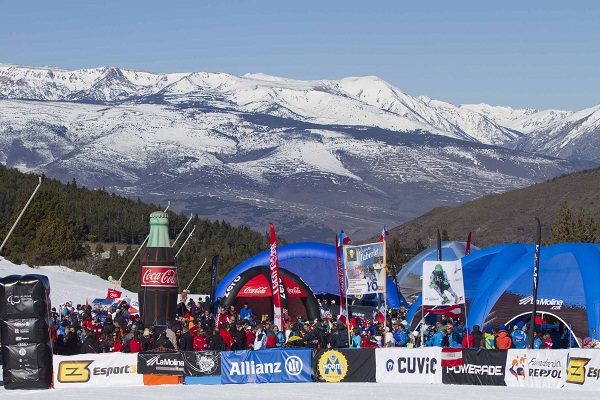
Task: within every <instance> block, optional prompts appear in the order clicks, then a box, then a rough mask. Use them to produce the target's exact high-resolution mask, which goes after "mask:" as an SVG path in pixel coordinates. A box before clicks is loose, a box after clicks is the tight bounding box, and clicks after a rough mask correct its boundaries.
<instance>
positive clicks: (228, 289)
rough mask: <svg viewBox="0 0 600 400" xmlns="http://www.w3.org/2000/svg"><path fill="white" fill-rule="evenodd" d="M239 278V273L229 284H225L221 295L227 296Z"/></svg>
mask: <svg viewBox="0 0 600 400" xmlns="http://www.w3.org/2000/svg"><path fill="white" fill-rule="evenodd" d="M240 279H242V277H241V276H239V275H238V276H236V277H235V278H234V279H233V281H232V282H231V283H230V284H229V286H227V289H226V290H225V294H224V295H223V297H225V298H227V297H229V295H230V294H231V291H232V290H233V288H234V287H235V286H236V285H237V283H238V282H239V281H240Z"/></svg>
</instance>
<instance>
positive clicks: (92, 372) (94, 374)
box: [52, 353, 144, 389]
mask: <svg viewBox="0 0 600 400" xmlns="http://www.w3.org/2000/svg"><path fill="white" fill-rule="evenodd" d="M52 364H53V367H54V387H55V388H56V389H58V388H82V387H86V388H89V387H101V386H144V375H142V374H138V372H137V354H132V353H129V354H126V353H107V354H78V355H75V356H54V357H53V362H52Z"/></svg>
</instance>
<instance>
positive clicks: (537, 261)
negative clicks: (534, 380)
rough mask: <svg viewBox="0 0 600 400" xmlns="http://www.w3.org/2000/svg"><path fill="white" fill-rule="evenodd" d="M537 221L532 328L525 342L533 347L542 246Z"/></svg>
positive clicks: (539, 226)
mask: <svg viewBox="0 0 600 400" xmlns="http://www.w3.org/2000/svg"><path fill="white" fill-rule="evenodd" d="M535 220H536V221H537V240H536V242H535V254H534V256H533V293H532V297H533V299H532V303H533V310H532V311H531V326H532V327H533V329H532V330H531V332H530V334H529V340H528V343H527V347H528V348H530V349H533V337H534V336H535V335H534V333H535V316H536V315H535V314H536V313H537V310H536V306H537V294H538V283H539V276H538V274H539V271H540V248H541V246H542V225H541V224H540V220H539V219H538V218H537V217H536V218H535Z"/></svg>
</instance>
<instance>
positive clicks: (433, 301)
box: [423, 260, 465, 306]
mask: <svg viewBox="0 0 600 400" xmlns="http://www.w3.org/2000/svg"><path fill="white" fill-rule="evenodd" d="M464 303H465V286H464V283H463V273H462V262H461V261H460V260H456V261H424V262H423V305H427V306H447V305H451V304H464Z"/></svg>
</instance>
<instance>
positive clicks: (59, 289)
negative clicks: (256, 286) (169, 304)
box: [0, 258, 598, 400]
mask: <svg viewBox="0 0 600 400" xmlns="http://www.w3.org/2000/svg"><path fill="white" fill-rule="evenodd" d="M33 273H35V274H42V275H46V276H48V278H49V280H50V288H51V291H50V298H51V300H52V303H53V304H57V305H58V304H63V303H64V302H66V301H68V300H71V301H73V302H74V303H75V304H77V303H85V299H86V298H87V299H89V300H90V301H91V300H92V299H94V298H96V297H105V296H106V292H107V289H108V288H109V287H110V283H109V282H107V281H106V280H103V279H101V278H99V277H97V276H93V275H90V274H87V273H84V272H74V271H72V270H69V269H68V268H66V267H60V266H51V267H41V268H30V267H28V266H25V265H14V264H12V263H10V262H9V261H6V260H4V259H3V258H0V277H5V276H7V275H26V274H33ZM123 294H124V295H128V296H132V297H133V298H137V295H136V294H134V293H131V292H129V291H126V290H125V291H123ZM1 377H2V374H1V368H0V378H1ZM0 385H2V382H1V381H0ZM0 392H1V393H2V394H1V395H2V398H3V399H20V398H22V399H25V398H26V399H28V400H35V399H44V400H52V399H60V400H68V399H81V398H89V396H90V395H93V396H95V398H99V399H104V398H105V397H104V396H107V397H108V396H111V395H113V394H116V393H120V394H121V395H123V396H125V397H126V398H127V399H128V400H148V399H154V398H163V399H174V398H190V397H192V396H195V395H197V394H199V393H202V397H203V398H207V399H215V400H228V399H236V400H241V399H261V400H263V399H265V398H271V399H276V398H301V397H307V396H309V397H310V398H319V399H323V398H325V399H332V398H335V399H340V398H347V397H357V396H358V397H360V398H369V399H392V398H393V399H397V398H403V399H411V400H417V399H419V400H420V399H433V398H444V399H447V398H448V399H459V398H460V399H476V398H477V399H480V398H486V399H494V398H503V399H510V400H521V399H523V400H562V399H564V398H565V397H568V398H569V400H580V399H581V400H590V399H593V398H595V396H596V395H597V393H598V392H597V391H596V392H592V391H585V390H575V389H559V390H557V389H537V388H536V389H532V388H515V387H490V386H448V385H424V384H388V383H297V384H291V383H286V384H250V385H244V386H243V387H240V386H237V385H224V386H221V385H215V386H209V385H205V386H202V387H199V386H195V385H193V386H185V385H177V386H173V385H165V386H145V387H135V388H122V387H120V388H116V387H115V388H104V389H102V388H98V387H93V388H92V387H90V388H89V389H79V388H78V389H55V390H39V391H30V390H16V391H15V390H10V391H7V390H4V389H3V388H1V389H0Z"/></svg>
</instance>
